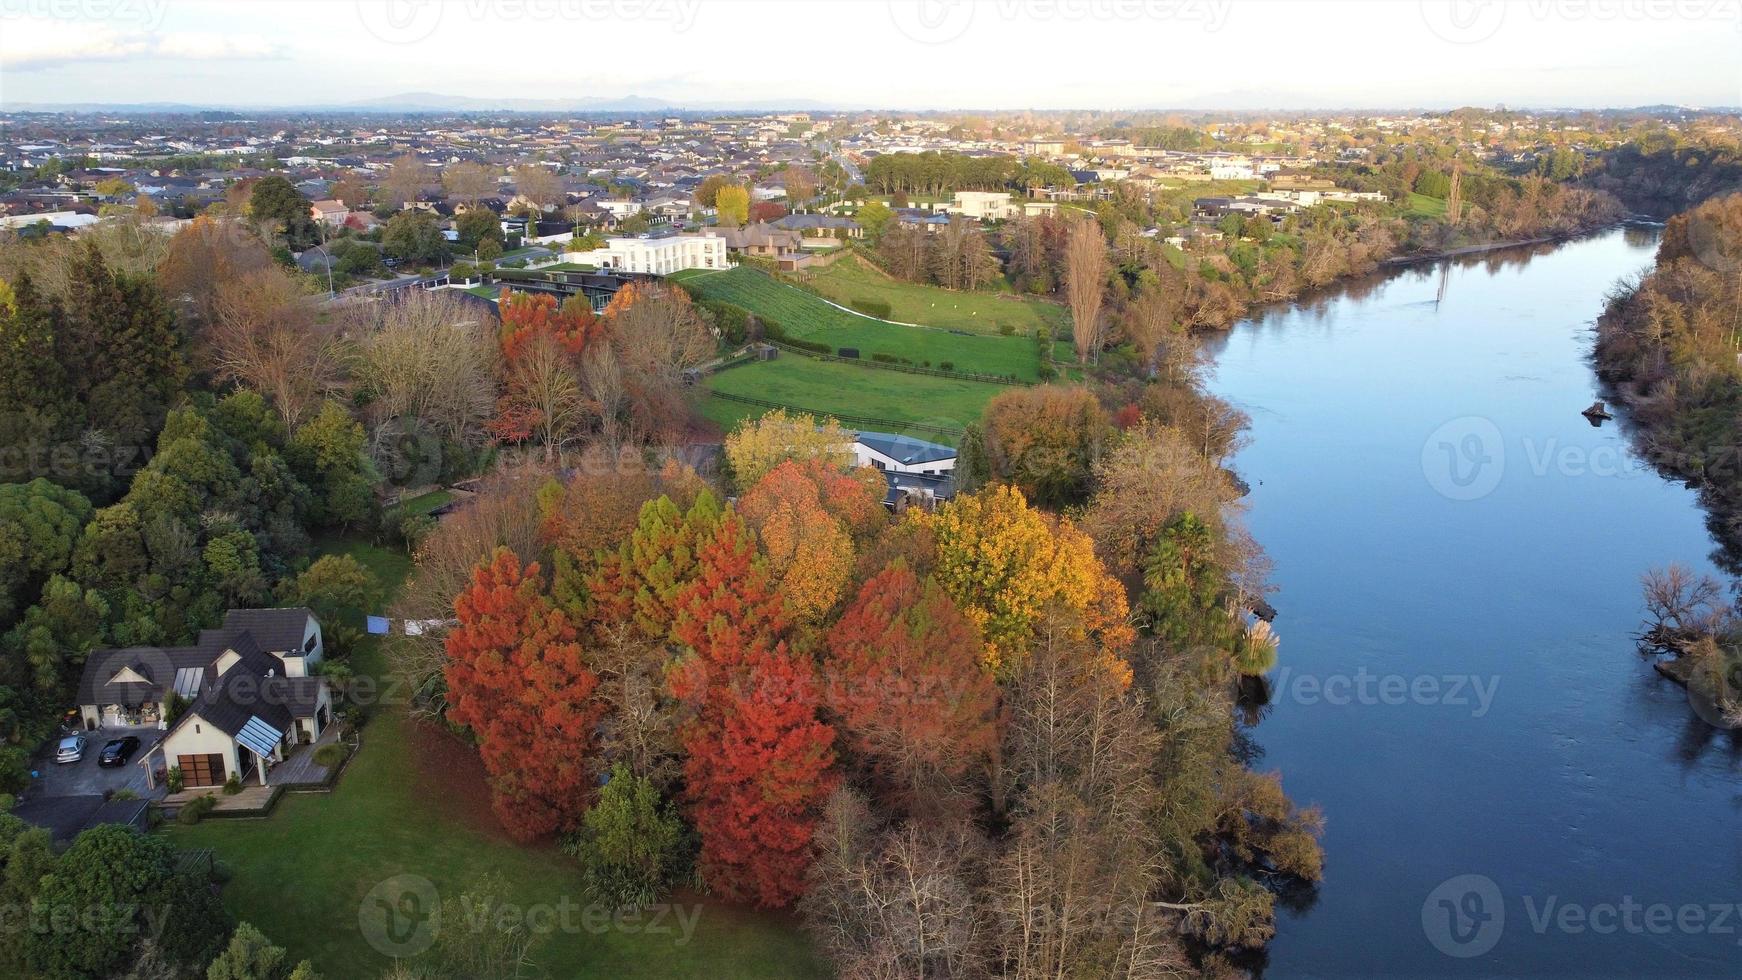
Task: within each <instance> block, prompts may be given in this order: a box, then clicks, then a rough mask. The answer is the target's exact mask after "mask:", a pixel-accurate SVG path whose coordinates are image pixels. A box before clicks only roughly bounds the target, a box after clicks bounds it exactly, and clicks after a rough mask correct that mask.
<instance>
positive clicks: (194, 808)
mask: <svg viewBox="0 0 1742 980" xmlns="http://www.w3.org/2000/svg"><path fill="white" fill-rule="evenodd" d="M217 805H218V798H217V797H215V796H212V795H210V794H207V795H205V796H196V797H194V798H193V799H191V800H189V801H187V802H186V803H183V804H182V806H181V809H180V810H177V811H176V814H175V822H176V823H185V824H196V823H199V822H200V818H201V817H203V816H205V815H206V814H208V813H210V812H211V811H212V808H213V807H215V806H217Z"/></svg>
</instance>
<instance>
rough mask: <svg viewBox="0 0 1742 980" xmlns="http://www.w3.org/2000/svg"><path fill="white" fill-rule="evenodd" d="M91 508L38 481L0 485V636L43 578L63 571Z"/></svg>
mask: <svg viewBox="0 0 1742 980" xmlns="http://www.w3.org/2000/svg"><path fill="white" fill-rule="evenodd" d="M90 519H91V502H90V501H89V500H86V499H85V498H84V496H83V495H82V494H80V493H78V492H77V491H74V490H68V489H66V488H64V487H59V486H56V485H55V484H53V483H50V482H49V481H47V480H44V479H40V478H38V479H35V480H32V481H30V482H29V483H8V484H0V631H3V630H5V629H6V628H7V627H8V626H10V625H11V623H12V620H13V617H15V616H16V615H17V613H18V610H19V608H20V607H21V606H22V605H23V604H24V603H26V602H28V601H30V599H31V597H33V596H34V595H35V594H36V593H37V592H38V590H40V589H41V588H42V584H43V582H45V581H46V580H47V579H48V576H50V575H53V574H55V573H56V572H60V571H64V570H65V569H66V567H67V565H68V564H69V563H70V562H71V561H72V557H73V548H74V547H75V546H76V545H77V544H78V540H79V535H80V533H81V532H82V531H83V530H84V526H85V523H86V522H87V521H89V520H90Z"/></svg>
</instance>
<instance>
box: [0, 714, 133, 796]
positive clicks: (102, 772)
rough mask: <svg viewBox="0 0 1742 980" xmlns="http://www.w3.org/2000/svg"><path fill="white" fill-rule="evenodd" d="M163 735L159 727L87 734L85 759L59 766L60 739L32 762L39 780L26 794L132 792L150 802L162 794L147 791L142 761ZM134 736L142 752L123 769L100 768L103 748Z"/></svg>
mask: <svg viewBox="0 0 1742 980" xmlns="http://www.w3.org/2000/svg"><path fill="white" fill-rule="evenodd" d="M163 734H164V733H163V732H160V731H158V730H157V728H156V726H149V727H144V728H105V729H102V730H100V731H95V732H85V733H84V735H85V757H84V758H82V759H80V760H79V761H77V762H68V763H64V764H63V763H58V762H56V761H54V752H55V746H57V745H59V744H60V739H59V738H58V737H57V738H55V739H52V740H51V741H50V742H49V745H48V748H47V749H46V750H45V751H43V752H42V753H41V754H39V755H38V756H37V757H36V758H35V759H34V760H32V762H31V767H32V768H33V769H34V770H35V771H36V773H37V777H38V778H36V779H35V780H33V781H32V782H31V784H30V787H29V788H28V789H26V790H25V795H26V796H27V797H30V798H38V797H50V796H93V795H94V796H102V795H104V794H105V793H107V792H110V791H112V790H118V789H130V790H132V791H133V792H135V793H138V794H139V796H140V798H141V799H151V798H152V797H154V796H157V795H160V794H161V788H160V789H159V792H158V793H152V792H150V791H149V790H147V789H146V788H145V769H144V767H142V766H140V765H139V760H140V759H143V758H144V757H145V754H146V752H148V751H150V749H151V747H152V746H153V745H155V744H156V743H157V740H158V738H160V737H161V736H162V735H163ZM126 735H132V736H134V737H135V738H137V739H139V748H138V749H136V750H135V751H134V753H133V755H132V757H131V758H129V759H128V760H127V764H126V765H124V766H117V767H115V768H113V769H104V768H103V767H102V766H99V765H97V758H98V757H99V756H101V755H102V754H103V746H105V745H107V744H108V743H109V741H110V740H111V739H117V738H121V737H123V736H126Z"/></svg>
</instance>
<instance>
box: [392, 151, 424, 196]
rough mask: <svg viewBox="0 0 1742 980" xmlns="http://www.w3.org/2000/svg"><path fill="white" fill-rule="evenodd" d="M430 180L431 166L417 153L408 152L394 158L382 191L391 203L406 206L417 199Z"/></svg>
mask: <svg viewBox="0 0 1742 980" xmlns="http://www.w3.org/2000/svg"><path fill="white" fill-rule="evenodd" d="M428 180H429V168H428V167H427V166H425V165H424V163H423V161H422V160H419V159H418V158H417V155H416V154H413V153H406V154H403V155H401V156H398V157H395V158H394V160H393V163H392V165H391V166H390V167H389V168H388V170H387V178H386V179H385V180H383V181H382V182H381V192H382V195H383V196H384V197H385V198H386V199H387V202H388V203H389V204H392V205H393V206H394V207H404V206H405V205H407V204H409V203H411V202H412V201H415V200H417V195H418V194H419V193H420V192H421V191H422V190H423V187H424V184H425V183H426V182H427V181H428Z"/></svg>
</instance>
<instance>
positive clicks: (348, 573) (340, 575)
mask: <svg viewBox="0 0 1742 980" xmlns="http://www.w3.org/2000/svg"><path fill="white" fill-rule="evenodd" d="M384 598H385V592H384V590H383V589H382V586H381V581H380V580H379V579H377V578H376V577H375V574H374V573H373V572H371V571H369V569H368V568H366V567H364V565H363V563H362V562H360V561H358V560H357V559H355V558H353V557H351V556H350V555H323V556H322V557H321V558H319V559H318V560H316V561H315V563H314V564H312V565H310V566H309V567H308V568H306V569H304V570H303V572H302V574H300V575H298V576H297V577H296V578H294V579H286V580H285V582H284V583H283V584H282V585H281V586H280V587H279V599H280V601H282V602H283V603H284V604H286V605H292V606H307V607H308V608H309V609H310V610H312V611H313V612H314V614H315V618H317V619H319V620H320V621H321V628H322V631H323V632H324V634H325V636H326V644H327V650H328V652H329V654H331V655H333V656H344V655H345V654H346V653H348V652H349V651H350V650H351V648H352V647H353V645H354V644H355V643H356V642H357V641H358V640H359V639H361V638H362V636H363V617H365V616H367V615H369V614H370V613H372V612H374V611H375V609H376V608H377V607H378V606H379V605H380V604H381V602H382V600H383V599H384Z"/></svg>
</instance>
